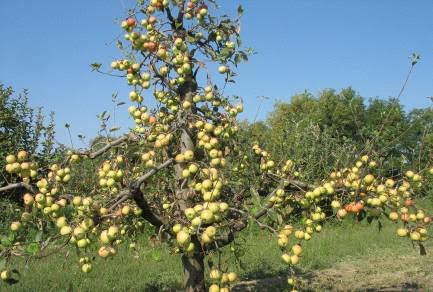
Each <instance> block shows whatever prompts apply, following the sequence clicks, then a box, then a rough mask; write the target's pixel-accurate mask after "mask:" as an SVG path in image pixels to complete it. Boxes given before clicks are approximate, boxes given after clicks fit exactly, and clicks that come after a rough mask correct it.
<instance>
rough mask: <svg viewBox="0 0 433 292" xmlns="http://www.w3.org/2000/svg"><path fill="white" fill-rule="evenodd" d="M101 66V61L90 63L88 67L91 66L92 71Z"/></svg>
mask: <svg viewBox="0 0 433 292" xmlns="http://www.w3.org/2000/svg"><path fill="white" fill-rule="evenodd" d="M101 67H102V64H101V63H93V64H90V68H92V71H98V70H99V69H100V68H101Z"/></svg>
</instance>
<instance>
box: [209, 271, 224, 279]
mask: <svg viewBox="0 0 433 292" xmlns="http://www.w3.org/2000/svg"><path fill="white" fill-rule="evenodd" d="M209 277H210V278H211V279H212V280H218V279H220V278H221V272H220V271H219V270H218V269H212V270H211V271H210V273H209Z"/></svg>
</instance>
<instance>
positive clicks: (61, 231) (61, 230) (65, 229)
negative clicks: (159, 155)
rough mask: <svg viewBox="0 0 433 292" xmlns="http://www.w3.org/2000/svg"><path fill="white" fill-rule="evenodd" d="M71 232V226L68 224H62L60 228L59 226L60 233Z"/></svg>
mask: <svg viewBox="0 0 433 292" xmlns="http://www.w3.org/2000/svg"><path fill="white" fill-rule="evenodd" d="M71 232H72V228H71V227H70V226H63V227H62V228H60V234H61V235H68V234H71Z"/></svg>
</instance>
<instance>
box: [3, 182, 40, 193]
mask: <svg viewBox="0 0 433 292" xmlns="http://www.w3.org/2000/svg"><path fill="white" fill-rule="evenodd" d="M19 188H25V189H26V190H28V191H29V192H32V193H35V190H34V188H33V187H32V186H31V185H29V184H27V183H23V182H20V183H15V184H9V185H7V186H4V187H1V188H0V193H1V192H7V191H10V190H13V189H19Z"/></svg>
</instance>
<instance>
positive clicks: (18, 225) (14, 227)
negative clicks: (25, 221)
mask: <svg viewBox="0 0 433 292" xmlns="http://www.w3.org/2000/svg"><path fill="white" fill-rule="evenodd" d="M20 229H21V222H19V221H14V222H12V223H11V230H12V231H18V230H20Z"/></svg>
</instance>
